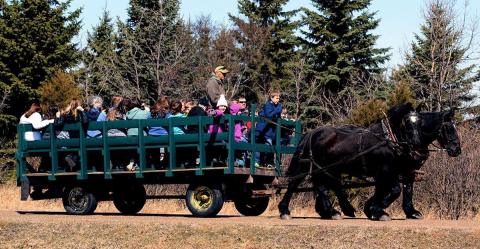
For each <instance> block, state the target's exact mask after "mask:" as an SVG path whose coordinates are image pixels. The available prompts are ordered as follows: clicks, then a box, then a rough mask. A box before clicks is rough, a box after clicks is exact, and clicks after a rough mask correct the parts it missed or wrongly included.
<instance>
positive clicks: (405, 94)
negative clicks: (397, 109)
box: [388, 82, 416, 107]
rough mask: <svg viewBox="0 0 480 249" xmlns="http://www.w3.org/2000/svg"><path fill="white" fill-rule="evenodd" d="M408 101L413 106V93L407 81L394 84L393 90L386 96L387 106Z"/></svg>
mask: <svg viewBox="0 0 480 249" xmlns="http://www.w3.org/2000/svg"><path fill="white" fill-rule="evenodd" d="M408 102H409V103H412V104H413V105H414V106H415V105H416V101H415V95H414V94H413V92H412V89H411V88H410V85H409V84H408V83H406V82H400V83H398V84H397V85H396V86H395V89H394V91H393V92H392V93H391V94H390V95H389V96H388V106H390V107H392V106H395V105H401V104H404V103H408Z"/></svg>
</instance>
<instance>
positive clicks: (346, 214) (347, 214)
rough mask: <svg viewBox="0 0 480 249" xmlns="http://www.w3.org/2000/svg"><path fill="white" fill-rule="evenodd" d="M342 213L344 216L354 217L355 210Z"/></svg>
mask: <svg viewBox="0 0 480 249" xmlns="http://www.w3.org/2000/svg"><path fill="white" fill-rule="evenodd" d="M343 214H344V215H345V216H348V217H351V218H355V212H343Z"/></svg>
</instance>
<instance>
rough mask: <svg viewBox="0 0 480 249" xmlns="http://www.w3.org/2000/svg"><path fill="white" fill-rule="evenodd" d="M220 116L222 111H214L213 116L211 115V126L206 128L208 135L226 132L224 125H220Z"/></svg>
mask: <svg viewBox="0 0 480 249" xmlns="http://www.w3.org/2000/svg"><path fill="white" fill-rule="evenodd" d="M222 116H223V112H222V111H220V110H215V114H214V115H213V117H214V119H213V124H211V125H209V126H208V133H222V132H223V131H226V129H225V124H221V123H220V117H222Z"/></svg>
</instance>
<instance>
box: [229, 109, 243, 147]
mask: <svg viewBox="0 0 480 249" xmlns="http://www.w3.org/2000/svg"><path fill="white" fill-rule="evenodd" d="M229 109H230V114H231V115H241V112H240V105H239V104H235V103H233V104H230V107H229ZM242 127H243V124H242V121H240V120H236V121H235V124H234V131H233V134H234V138H235V142H240V141H246V137H244V136H243V132H242Z"/></svg>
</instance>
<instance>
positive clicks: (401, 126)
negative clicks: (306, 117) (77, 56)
mask: <svg viewBox="0 0 480 249" xmlns="http://www.w3.org/2000/svg"><path fill="white" fill-rule="evenodd" d="M387 116H388V119H383V120H379V121H378V122H376V123H375V124H373V125H372V126H371V127H369V128H368V129H362V128H358V127H355V126H344V127H328V126H325V127H320V128H318V129H316V130H314V131H312V132H310V133H308V134H306V135H305V136H304V137H303V138H302V141H301V142H300V144H299V146H298V147H297V151H296V152H295V153H294V155H293V158H292V160H291V162H290V165H289V168H288V170H287V176H289V177H290V181H289V184H288V189H287V192H286V193H285V195H284V197H283V199H282V201H281V202H280V203H279V206H278V207H279V211H280V217H281V218H282V219H289V218H291V217H290V211H289V209H288V206H289V203H290V199H291V197H292V195H293V193H294V192H295V190H296V189H297V188H298V186H299V185H300V184H301V183H302V182H303V180H304V178H305V177H306V176H307V175H311V177H312V183H313V186H314V189H315V191H316V192H317V199H316V204H315V209H316V211H317V212H318V213H319V214H320V216H321V217H322V218H327V219H338V218H340V217H341V216H340V213H339V212H338V211H337V210H335V209H334V208H333V206H332V204H331V202H330V200H329V198H328V195H327V193H328V192H327V191H328V190H333V191H334V192H335V194H336V195H337V197H339V199H343V200H346V196H345V193H344V191H343V190H342V183H341V181H340V180H339V179H340V177H341V175H342V174H348V175H351V176H359V177H363V176H371V177H374V178H375V194H374V195H373V196H372V197H371V198H370V200H369V202H368V207H367V209H366V210H367V212H368V214H369V215H368V216H369V218H371V219H374V220H388V219H390V218H389V216H388V214H387V213H386V212H385V211H384V209H385V208H387V207H388V206H389V205H390V204H391V203H392V202H393V201H394V200H395V199H396V198H397V197H398V196H399V195H400V191H401V188H400V183H399V177H398V176H399V174H400V172H401V169H398V168H396V167H394V166H396V164H395V163H394V160H395V159H396V158H398V157H399V156H401V155H403V154H405V153H410V152H411V150H412V148H416V147H418V146H420V135H419V133H418V123H417V121H418V116H417V113H416V112H415V110H414V109H413V107H412V105H411V104H410V103H408V104H404V105H400V106H396V107H393V108H391V109H390V110H389V111H388V114H387ZM340 204H341V205H340V207H341V209H342V211H343V213H345V214H346V215H349V216H354V211H355V210H354V208H353V207H352V206H351V205H350V203H349V202H348V201H346V202H345V201H340Z"/></svg>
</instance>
